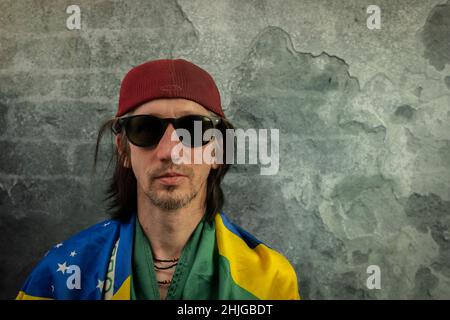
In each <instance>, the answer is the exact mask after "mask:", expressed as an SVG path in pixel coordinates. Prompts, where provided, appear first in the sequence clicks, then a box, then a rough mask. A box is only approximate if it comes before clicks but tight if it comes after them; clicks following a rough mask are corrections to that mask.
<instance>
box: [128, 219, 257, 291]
mask: <svg viewBox="0 0 450 320" xmlns="http://www.w3.org/2000/svg"><path fill="white" fill-rule="evenodd" d="M131 280H132V281H131V299H132V300H142V299H145V300H155V299H160V294H159V288H158V284H157V280H156V274H155V271H154V269H153V257H152V249H151V245H150V243H149V241H148V239H147V237H146V235H145V233H144V231H143V230H142V227H141V225H140V223H139V219H136V227H135V241H134V246H133V271H132V276H131ZM167 299H168V300H181V299H185V300H215V299H256V297H255V296H254V295H252V294H251V293H250V292H248V291H246V290H245V289H243V288H241V287H239V286H238V285H236V284H235V283H234V281H233V279H232V278H231V273H230V265H229V262H228V260H227V259H226V258H225V257H222V256H220V255H219V252H218V249H217V244H216V230H215V223H214V221H206V220H205V219H202V220H201V221H200V223H199V224H198V226H197V227H196V229H195V230H194V232H193V234H192V235H191V237H190V238H189V240H188V242H187V244H186V246H185V247H184V248H183V251H182V253H181V257H180V260H179V262H178V265H177V266H176V269H175V272H174V275H173V277H172V283H171V284H170V286H169V290H168V292H167Z"/></svg>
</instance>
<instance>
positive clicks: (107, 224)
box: [103, 221, 111, 227]
mask: <svg viewBox="0 0 450 320" xmlns="http://www.w3.org/2000/svg"><path fill="white" fill-rule="evenodd" d="M110 224H111V221H110V222H106V223H104V224H103V226H104V227H107V226H109V225H110Z"/></svg>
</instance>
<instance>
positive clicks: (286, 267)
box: [215, 212, 299, 299]
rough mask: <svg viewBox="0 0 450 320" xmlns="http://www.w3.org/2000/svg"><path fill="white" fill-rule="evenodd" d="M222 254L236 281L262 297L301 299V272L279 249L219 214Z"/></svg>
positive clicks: (219, 243)
mask: <svg viewBox="0 0 450 320" xmlns="http://www.w3.org/2000/svg"><path fill="white" fill-rule="evenodd" d="M215 223H216V233H217V236H216V237H217V245H218V250H219V254H220V255H221V256H223V257H224V258H225V259H226V260H227V261H228V264H229V267H230V272H231V275H232V277H233V280H234V281H235V282H237V284H238V285H240V286H241V287H244V288H246V289H247V290H248V291H250V292H252V293H254V294H255V295H256V296H257V297H259V298H261V299H298V298H299V294H298V285H297V274H296V272H295V269H294V268H293V266H292V265H291V263H290V262H289V261H288V260H287V259H286V257H284V256H283V255H282V254H281V253H279V252H278V251H276V250H274V249H272V248H270V247H269V246H268V245H266V244H265V243H263V242H262V241H260V240H258V239H257V238H256V237H254V236H253V235H251V234H250V233H249V232H248V231H246V230H244V229H243V228H241V227H239V226H238V225H236V224H234V223H232V222H231V221H230V220H229V219H228V217H227V216H226V215H225V214H224V213H222V212H220V213H218V214H217V215H216V217H215Z"/></svg>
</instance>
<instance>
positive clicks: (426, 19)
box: [0, 0, 450, 299]
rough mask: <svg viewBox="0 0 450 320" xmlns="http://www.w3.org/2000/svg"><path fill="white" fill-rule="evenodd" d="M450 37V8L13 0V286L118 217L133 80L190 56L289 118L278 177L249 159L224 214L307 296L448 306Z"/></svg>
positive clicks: (4, 34)
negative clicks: (109, 189)
mask: <svg viewBox="0 0 450 320" xmlns="http://www.w3.org/2000/svg"><path fill="white" fill-rule="evenodd" d="M69 4H77V5H79V6H80V8H81V30H68V29H67V28H66V19H67V17H68V16H69V15H68V14H66V12H65V10H66V7H67V6H68V5H69ZM370 4H376V5H378V6H379V7H380V9H381V29H379V30H369V29H368V28H367V25H366V19H367V17H368V16H369V15H368V14H367V12H366V8H367V7H368V6H369V5H370ZM449 39H450V1H447V2H446V1H438V0H427V1H422V0H408V1H407V0H399V1H390V0H376V1H365V0H362V1H356V0H354V1H331V0H330V1H324V0H322V1H318V0H314V1H312V0H310V1H294V0H289V1H270V0H265V1H264V0H253V1H238V0H234V1H225V0H224V1H218V0H216V1H210V0H196V1H191V0H178V1H175V0H161V1H154V0H152V1H144V0H141V1H127V2H125V1H123V2H122V1H112V0H107V1H87V0H83V1H50V0H49V1H24V0H19V1H17V0H2V1H1V2H0V214H1V215H0V274H1V275H2V276H1V277H0V297H1V298H12V297H14V296H15V294H16V293H17V290H18V289H19V287H20V286H21V285H22V283H23V281H24V279H25V277H26V275H27V274H28V273H29V272H30V270H31V269H32V267H33V266H34V264H35V263H36V262H37V261H38V259H39V258H40V257H41V256H42V254H43V253H44V252H45V251H46V250H47V249H48V248H49V247H50V246H52V245H53V244H55V243H57V242H59V241H61V240H64V239H66V238H67V237H68V236H70V235H72V234H74V233H75V232H77V231H79V230H81V229H82V228H85V227H87V226H89V225H91V224H93V223H94V222H97V221H99V220H102V219H104V218H105V213H104V208H105V206H104V203H103V202H102V192H103V191H104V187H105V185H106V184H105V183H106V179H107V178H108V174H109V172H108V169H107V168H106V161H107V160H106V159H107V157H108V152H109V143H111V140H110V139H105V141H104V144H103V146H104V151H105V152H104V153H103V156H102V159H103V163H102V166H101V167H103V169H102V170H100V172H99V173H97V174H95V175H94V174H92V173H91V167H92V161H93V152H94V149H93V147H94V142H95V136H96V132H97V130H98V125H99V123H100V122H101V121H102V120H105V119H108V118H110V117H111V116H113V114H114V113H115V110H116V106H117V98H118V88H119V85H120V79H121V77H122V76H123V75H124V73H125V72H126V71H127V70H129V69H130V68H131V67H132V66H134V65H137V64H140V63H142V62H144V61H146V60H150V59H157V58H164V57H174V58H175V57H183V58H186V59H189V60H191V61H193V62H194V63H197V64H199V65H200V66H202V67H204V68H205V69H207V70H208V71H209V72H211V74H212V75H213V76H214V77H215V79H216V80H217V83H218V86H219V89H220V90H221V93H222V98H223V106H224V109H225V113H226V114H227V115H228V117H229V118H230V119H231V120H232V121H233V122H234V123H235V125H237V126H240V127H243V128H250V127H253V128H279V129H280V170H279V172H278V174H277V175H273V176H261V175H260V174H259V168H258V166H257V165H248V166H236V167H234V168H233V169H232V170H231V171H230V173H229V175H228V176H227V177H226V179H225V185H224V188H225V193H226V196H227V204H226V206H225V212H226V213H227V214H228V215H229V216H230V217H231V218H232V219H233V220H234V221H235V222H237V223H238V224H240V225H241V226H242V227H244V228H246V229H248V230H249V231H250V232H251V233H253V234H255V235H256V236H257V237H258V238H260V239H261V240H263V241H265V242H267V243H268V244H270V245H271V246H272V247H273V248H276V249H278V250H279V251H281V252H283V253H284V254H285V255H286V256H287V257H288V258H289V260H290V261H291V262H292V264H293V265H294V266H295V268H296V270H297V272H298V276H299V286H300V290H301V294H302V296H303V298H309V299H335V298H346V299H355V298H371V299H380V298H384V299H390V298H400V299H404V298H447V299H449V298H450V230H449V228H450V126H449V123H450V121H449V120H450V42H449ZM370 265H377V266H379V267H380V270H381V289H378V290H377V289H374V290H369V289H368V288H367V286H366V280H367V278H368V276H369V274H368V273H367V272H366V271H367V267H368V266H370Z"/></svg>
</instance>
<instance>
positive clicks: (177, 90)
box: [116, 59, 225, 117]
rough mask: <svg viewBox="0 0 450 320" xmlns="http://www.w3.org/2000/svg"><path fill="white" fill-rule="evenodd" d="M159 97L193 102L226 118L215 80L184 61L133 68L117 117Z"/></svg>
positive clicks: (121, 90) (128, 75)
mask: <svg viewBox="0 0 450 320" xmlns="http://www.w3.org/2000/svg"><path fill="white" fill-rule="evenodd" d="M158 98H183V99H188V100H192V101H195V102H197V103H199V104H201V105H202V106H203V107H205V108H206V109H208V110H210V111H212V112H214V113H216V114H218V115H220V116H221V117H225V115H224V113H223V110H222V107H221V103H220V93H219V90H218V89H217V86H216V84H215V82H214V79H213V78H212V77H211V75H210V74H209V73H208V72H206V71H205V70H203V69H202V68H200V67H198V66H196V65H195V64H193V63H191V62H189V61H186V60H183V59H177V60H172V59H163V60H154V61H148V62H146V63H143V64H141V65H138V66H137V67H134V68H133V69H131V70H130V71H129V72H128V73H127V74H126V76H125V77H124V78H123V80H122V84H121V86H120V97H119V110H118V111H117V113H116V117H120V116H122V115H124V114H126V113H127V112H130V111H131V110H133V109H134V108H137V107H139V106H140V105H142V104H143V103H145V102H148V101H150V100H153V99H158Z"/></svg>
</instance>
